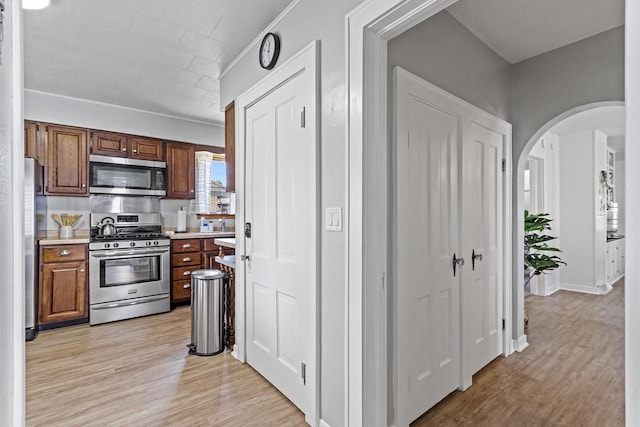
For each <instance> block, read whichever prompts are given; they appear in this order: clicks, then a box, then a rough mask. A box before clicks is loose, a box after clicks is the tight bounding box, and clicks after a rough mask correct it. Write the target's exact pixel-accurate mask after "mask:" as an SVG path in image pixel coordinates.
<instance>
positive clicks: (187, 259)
mask: <svg viewBox="0 0 640 427" xmlns="http://www.w3.org/2000/svg"><path fill="white" fill-rule="evenodd" d="M182 261H183V262H189V261H191V258H189V257H184V258H182Z"/></svg>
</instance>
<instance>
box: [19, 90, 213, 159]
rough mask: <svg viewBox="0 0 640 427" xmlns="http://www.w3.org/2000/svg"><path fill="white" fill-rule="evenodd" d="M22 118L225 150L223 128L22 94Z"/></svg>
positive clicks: (76, 100) (29, 92) (64, 98)
mask: <svg viewBox="0 0 640 427" xmlns="http://www.w3.org/2000/svg"><path fill="white" fill-rule="evenodd" d="M24 94H25V108H24V117H25V119H28V120H38V121H43V122H48V123H56V124H63V125H69V126H79V127H86V128H90V129H99V130H107V131H114V132H123V133H129V134H133V135H140V136H149V137H153V138H160V139H169V140H172V141H183V142H191V143H193V144H203V145H213V146H217V147H224V126H223V125H217V124H212V123H204V122H198V121H194V120H187V119H181V118H178V117H172V116H167V115H162V114H157V113H151V112H148V111H142V110H135V109H132V108H126V107H121V106H118V105H111V104H104V103H100V102H95V101H87V100H84V99H79V98H70V97H67V96H60V95H54V94H51V93H45V92H38V91H32V90H25V93H24Z"/></svg>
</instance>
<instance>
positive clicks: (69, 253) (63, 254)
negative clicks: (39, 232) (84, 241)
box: [60, 249, 71, 256]
mask: <svg viewBox="0 0 640 427" xmlns="http://www.w3.org/2000/svg"><path fill="white" fill-rule="evenodd" d="M69 255H71V251H69V250H67V249H65V250H62V251H60V256H69Z"/></svg>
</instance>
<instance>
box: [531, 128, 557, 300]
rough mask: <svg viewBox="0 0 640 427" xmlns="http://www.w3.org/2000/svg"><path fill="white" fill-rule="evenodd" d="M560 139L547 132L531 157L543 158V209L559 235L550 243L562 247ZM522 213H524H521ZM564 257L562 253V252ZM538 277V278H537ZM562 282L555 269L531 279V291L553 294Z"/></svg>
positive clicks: (554, 234)
mask: <svg viewBox="0 0 640 427" xmlns="http://www.w3.org/2000/svg"><path fill="white" fill-rule="evenodd" d="M559 144H560V139H559V137H558V135H556V134H555V133H553V132H547V133H545V134H544V136H543V137H542V138H540V139H539V140H538V142H537V143H536V145H535V146H534V147H533V148H532V149H531V152H530V153H529V158H531V157H535V158H537V159H541V160H542V161H543V163H544V168H543V172H542V173H543V178H542V182H543V201H542V211H543V212H545V213H548V214H549V218H552V219H553V222H552V223H551V231H550V232H549V234H550V235H552V236H556V237H558V239H557V240H554V241H552V242H551V243H550V245H551V246H554V247H557V248H560V249H562V231H561V224H560V187H559V174H560V168H561V166H562V165H560V146H559ZM521 214H522V213H521ZM560 257H562V254H560ZM536 279H537V280H536ZM559 283H560V271H559V270H554V271H552V272H551V273H549V274H545V275H543V276H540V277H538V278H533V279H532V280H531V283H530V284H531V293H532V294H535V295H551V294H552V293H554V292H555V291H557V290H558V287H559Z"/></svg>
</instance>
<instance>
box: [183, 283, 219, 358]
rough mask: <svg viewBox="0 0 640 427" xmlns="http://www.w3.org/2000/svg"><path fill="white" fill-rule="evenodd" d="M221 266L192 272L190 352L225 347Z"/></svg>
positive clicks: (202, 353)
mask: <svg viewBox="0 0 640 427" xmlns="http://www.w3.org/2000/svg"><path fill="white" fill-rule="evenodd" d="M224 277H225V273H224V272H222V271H220V270H197V271H194V272H193V273H192V274H191V344H189V345H188V346H187V347H189V354H195V355H198V356H213V355H214V354H218V353H221V352H222V350H224V343H223V336H224V285H223V280H224Z"/></svg>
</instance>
